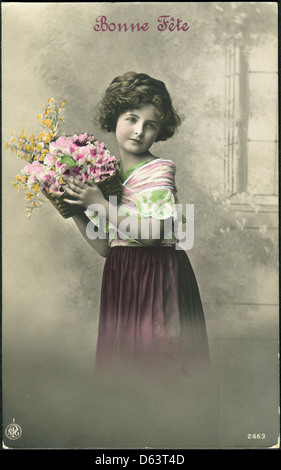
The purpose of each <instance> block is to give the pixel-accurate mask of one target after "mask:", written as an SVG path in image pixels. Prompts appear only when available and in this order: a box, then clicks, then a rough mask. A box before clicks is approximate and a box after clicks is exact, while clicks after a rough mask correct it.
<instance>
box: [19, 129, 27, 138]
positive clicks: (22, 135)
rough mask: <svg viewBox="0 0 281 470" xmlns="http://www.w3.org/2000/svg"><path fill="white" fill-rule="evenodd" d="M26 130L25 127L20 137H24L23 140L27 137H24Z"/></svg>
mask: <svg viewBox="0 0 281 470" xmlns="http://www.w3.org/2000/svg"><path fill="white" fill-rule="evenodd" d="M25 131H26V129H24V130H23V131H22V133H21V135H20V139H22V140H23V139H24V138H25V137H24V134H25Z"/></svg>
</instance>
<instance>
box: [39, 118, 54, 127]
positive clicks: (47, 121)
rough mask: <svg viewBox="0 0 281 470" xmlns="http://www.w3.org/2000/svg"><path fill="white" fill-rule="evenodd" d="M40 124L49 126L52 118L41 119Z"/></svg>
mask: <svg viewBox="0 0 281 470" xmlns="http://www.w3.org/2000/svg"><path fill="white" fill-rule="evenodd" d="M41 122H42V124H43V125H44V126H47V127H51V124H52V119H42V121H41Z"/></svg>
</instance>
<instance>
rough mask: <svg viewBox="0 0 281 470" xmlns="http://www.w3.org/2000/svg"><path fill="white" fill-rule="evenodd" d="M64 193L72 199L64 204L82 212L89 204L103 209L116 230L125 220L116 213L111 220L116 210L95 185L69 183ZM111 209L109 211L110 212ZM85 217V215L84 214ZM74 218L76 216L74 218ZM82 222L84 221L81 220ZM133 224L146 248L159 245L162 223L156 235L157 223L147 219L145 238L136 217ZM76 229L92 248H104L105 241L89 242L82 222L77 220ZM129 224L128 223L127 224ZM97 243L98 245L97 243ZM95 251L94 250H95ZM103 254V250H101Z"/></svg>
mask: <svg viewBox="0 0 281 470" xmlns="http://www.w3.org/2000/svg"><path fill="white" fill-rule="evenodd" d="M65 190H66V192H67V193H68V194H69V195H70V196H71V197H72V199H65V201H66V202H68V203H69V204H72V205H76V206H78V207H80V208H82V209H83V210H86V209H87V208H88V207H89V206H91V204H96V205H100V206H102V207H103V208H104V210H105V216H106V220H107V221H108V222H111V224H113V225H114V226H116V228H117V229H119V226H120V224H121V223H122V222H124V221H125V220H126V219H128V218H127V216H122V215H120V214H118V211H117V214H118V215H117V219H116V218H115V217H114V219H115V220H111V213H112V212H113V211H115V213H116V210H117V208H116V207H114V206H112V205H111V204H110V203H109V202H108V201H107V200H106V199H105V198H104V196H103V194H102V192H101V191H100V189H99V188H98V186H97V185H96V184H91V185H90V184H87V185H85V184H83V183H80V182H75V183H69V187H67V186H66V187H65ZM110 209H111V210H110ZM84 215H85V214H84ZM75 217H76V216H75ZM85 218H86V220H87V222H89V219H88V218H87V216H86V215H85ZM83 220H84V219H83ZM75 222H76V221H75ZM135 223H136V224H137V230H136V231H137V237H135V239H137V240H138V241H139V242H140V243H142V244H143V245H146V246H157V245H159V243H160V240H161V239H162V238H163V236H164V221H163V220H161V221H160V233H157V230H153V226H154V224H155V225H156V224H157V225H158V224H159V221H158V220H156V219H153V218H152V217H150V218H149V230H148V233H147V234H146V238H142V230H141V229H142V226H141V220H139V219H138V218H137V217H136V219H135ZM76 224H77V226H78V228H79V229H80V231H81V233H82V235H83V236H84V238H85V239H86V240H87V241H88V243H90V245H92V246H93V247H94V248H95V246H97V247H98V249H101V247H103V246H104V243H103V242H105V240H102V239H96V240H92V241H91V240H89V239H88V237H87V234H86V225H85V226H84V225H83V222H82V220H80V219H79V221H78V223H77V222H76ZM128 224H129V222H128ZM154 233H157V237H154V236H153V234H154ZM98 241H99V242H100V243H98ZM95 249H96V248H95ZM101 251H102V252H104V248H102V250H101ZM105 256H106V255H105Z"/></svg>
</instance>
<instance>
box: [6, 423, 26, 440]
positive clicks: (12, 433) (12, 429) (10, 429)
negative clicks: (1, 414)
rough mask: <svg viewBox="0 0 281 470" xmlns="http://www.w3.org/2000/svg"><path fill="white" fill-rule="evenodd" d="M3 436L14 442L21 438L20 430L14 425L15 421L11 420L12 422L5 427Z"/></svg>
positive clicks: (17, 425)
mask: <svg viewBox="0 0 281 470" xmlns="http://www.w3.org/2000/svg"><path fill="white" fill-rule="evenodd" d="M5 434H6V436H7V438H8V439H10V440H11V441H15V440H17V439H19V438H20V437H21V435H22V429H21V427H20V426H19V424H16V423H15V420H14V419H13V422H12V423H11V424H9V425H8V426H7V427H6V429H5Z"/></svg>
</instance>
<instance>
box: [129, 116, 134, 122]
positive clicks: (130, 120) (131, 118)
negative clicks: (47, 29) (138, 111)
mask: <svg viewBox="0 0 281 470" xmlns="http://www.w3.org/2000/svg"><path fill="white" fill-rule="evenodd" d="M127 121H129V122H136V118H134V117H128V118H127Z"/></svg>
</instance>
